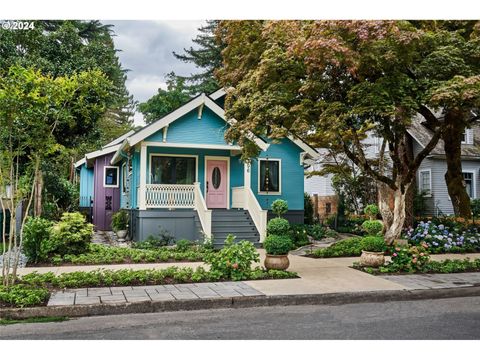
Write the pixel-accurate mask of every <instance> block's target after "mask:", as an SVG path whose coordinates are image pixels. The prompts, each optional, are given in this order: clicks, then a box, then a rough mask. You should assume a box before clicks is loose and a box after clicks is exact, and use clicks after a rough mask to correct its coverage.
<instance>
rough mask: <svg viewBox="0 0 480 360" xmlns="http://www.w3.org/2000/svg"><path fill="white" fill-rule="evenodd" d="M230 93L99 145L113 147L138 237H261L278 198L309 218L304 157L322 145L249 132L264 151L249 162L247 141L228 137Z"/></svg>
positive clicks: (86, 181) (84, 183)
mask: <svg viewBox="0 0 480 360" xmlns="http://www.w3.org/2000/svg"><path fill="white" fill-rule="evenodd" d="M224 96H225V92H224V91H223V89H220V90H218V91H216V92H214V93H213V94H210V95H205V94H201V95H199V96H197V97H195V98H193V99H192V100H190V101H189V102H188V103H186V104H184V105H183V106H181V107H179V108H178V109H176V110H174V111H172V112H171V113H169V114H168V115H166V116H164V117H163V118H161V119H159V120H157V121H155V122H153V123H151V124H149V125H148V126H145V127H143V128H142V129H140V130H138V131H137V132H134V133H129V134H126V135H124V136H123V137H122V138H121V140H118V139H117V141H114V142H112V143H113V144H114V145H113V146H112V145H111V144H112V143H111V144H109V145H110V146H106V147H104V148H103V151H99V152H97V153H99V154H102V156H106V152H109V153H111V154H113V155H110V156H109V163H108V164H106V165H104V167H105V168H106V169H105V170H104V171H103V173H104V174H107V173H108V174H112V175H113V177H114V178H115V179H116V183H115V184H116V186H117V187H118V188H119V190H120V201H119V202H120V208H123V209H127V210H129V211H130V214H131V221H130V229H129V231H130V236H131V238H133V239H134V240H136V241H141V240H144V239H145V238H146V237H148V236H149V235H152V234H153V235H155V234H158V233H159V232H160V230H161V229H165V230H167V231H168V232H170V233H171V234H173V235H174V236H175V237H176V238H187V239H192V240H195V239H201V238H203V237H204V236H208V237H211V238H213V240H214V242H215V243H216V244H218V245H220V244H221V243H223V241H224V239H225V237H226V235H227V234H229V233H233V234H234V235H236V236H237V238H238V239H246V240H250V241H252V242H259V241H260V242H261V241H263V239H264V237H265V233H266V224H267V220H268V219H269V217H270V216H271V214H270V213H269V209H270V207H271V204H272V202H273V201H274V200H276V199H284V200H286V201H288V205H289V212H288V213H287V214H286V216H287V218H288V219H289V220H290V221H291V222H295V223H303V213H304V208H303V194H304V188H303V186H304V185H303V184H304V164H305V163H306V162H309V161H311V160H314V159H317V158H318V153H317V152H316V150H315V149H313V148H312V147H310V146H309V145H307V144H306V143H304V142H303V141H301V140H299V139H296V138H294V137H288V138H285V139H283V140H282V141H280V142H275V143H274V142H272V141H270V140H268V139H267V138H264V137H260V136H257V135H255V134H249V137H250V139H251V140H252V141H254V142H255V143H256V145H257V146H258V147H259V148H260V149H261V153H260V155H259V156H258V158H256V159H253V160H252V162H251V163H249V164H247V163H243V162H242V161H241V160H240V154H241V150H242V149H241V147H240V146H239V145H237V144H232V143H227V142H226V141H225V138H224V133H225V130H226V129H227V128H228V126H229V123H231V121H234V120H228V119H226V118H225V113H224V110H223V108H222V106H223V101H224ZM86 157H88V154H87V156H86ZM90 157H92V155H91V154H90ZM85 164H86V163H85V162H83V163H82V161H80V162H78V165H79V169H80V188H81V190H82V189H84V192H85V193H87V192H88V191H90V190H89V189H93V193H91V192H90V193H89V194H90V195H91V196H92V197H93V203H97V202H101V203H104V202H105V199H103V198H102V197H101V196H102V194H103V193H102V189H99V190H97V186H94V185H93V183H92V182H93V178H94V177H95V174H93V175H92V174H89V172H88V171H92V170H93V171H94V172H95V171H101V169H97V166H95V167H93V169H92V170H89V169H88V167H87V166H85ZM84 167H85V169H84ZM115 169H116V170H115ZM82 171H83V172H82ZM115 172H116V174H115ZM95 192H97V193H98V194H100V198H99V197H98V196H96V194H95ZM98 216H100V215H97V217H98ZM94 220H95V219H94ZM94 223H95V221H94Z"/></svg>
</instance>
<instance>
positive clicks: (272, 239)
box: [263, 235, 293, 255]
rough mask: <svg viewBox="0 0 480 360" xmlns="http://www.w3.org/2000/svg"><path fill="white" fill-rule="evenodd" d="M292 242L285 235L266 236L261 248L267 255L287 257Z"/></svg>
mask: <svg viewBox="0 0 480 360" xmlns="http://www.w3.org/2000/svg"><path fill="white" fill-rule="evenodd" d="M292 247H293V242H292V239H290V237H289V236H287V235H268V236H267V238H266V239H265V241H264V242H263V248H264V249H265V251H266V252H267V254H269V255H287V254H288V252H289V251H290V250H291V249H292Z"/></svg>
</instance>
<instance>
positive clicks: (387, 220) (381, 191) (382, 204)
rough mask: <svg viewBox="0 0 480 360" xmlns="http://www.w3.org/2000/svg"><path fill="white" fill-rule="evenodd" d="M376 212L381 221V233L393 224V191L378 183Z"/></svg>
mask: <svg viewBox="0 0 480 360" xmlns="http://www.w3.org/2000/svg"><path fill="white" fill-rule="evenodd" d="M377 187H378V210H379V212H380V215H381V216H382V220H383V233H384V234H385V232H386V230H387V229H389V228H390V226H392V223H393V206H394V201H393V190H392V189H391V188H390V187H389V186H388V185H387V184H385V183H382V182H378V184H377Z"/></svg>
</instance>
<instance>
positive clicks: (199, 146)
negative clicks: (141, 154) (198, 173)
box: [144, 141, 242, 150]
mask: <svg viewBox="0 0 480 360" xmlns="http://www.w3.org/2000/svg"><path fill="white" fill-rule="evenodd" d="M144 143H145V144H146V145H147V146H158V147H173V148H188V149H214V150H241V149H242V148H241V147H240V146H238V145H221V144H188V143H169V142H157V141H144Z"/></svg>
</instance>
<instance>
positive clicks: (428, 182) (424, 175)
mask: <svg viewBox="0 0 480 360" xmlns="http://www.w3.org/2000/svg"><path fill="white" fill-rule="evenodd" d="M419 180H420V184H419V185H420V186H419V187H420V191H421V192H422V193H424V194H425V195H431V193H432V178H431V173H430V170H421V171H420V179H419Z"/></svg>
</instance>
